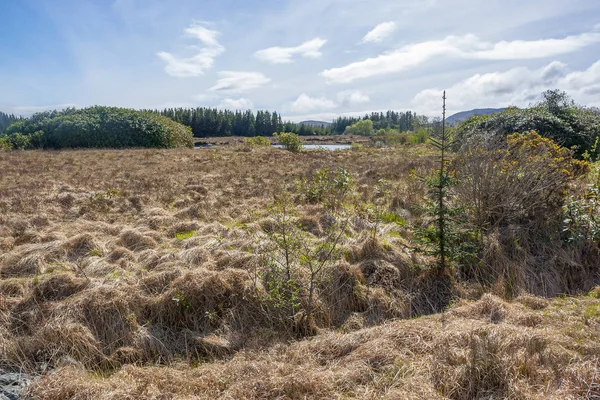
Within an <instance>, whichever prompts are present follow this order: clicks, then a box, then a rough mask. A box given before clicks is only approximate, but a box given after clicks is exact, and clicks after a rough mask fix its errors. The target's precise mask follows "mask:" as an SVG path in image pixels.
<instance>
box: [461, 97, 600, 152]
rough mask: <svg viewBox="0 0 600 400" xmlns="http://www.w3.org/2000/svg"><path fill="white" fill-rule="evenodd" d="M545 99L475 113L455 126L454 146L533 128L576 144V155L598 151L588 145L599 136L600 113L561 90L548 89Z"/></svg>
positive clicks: (561, 141)
mask: <svg viewBox="0 0 600 400" xmlns="http://www.w3.org/2000/svg"><path fill="white" fill-rule="evenodd" d="M543 96H544V99H543V100H542V101H541V102H540V103H538V104H536V105H535V106H534V107H531V108H525V109H520V108H516V107H511V108H507V109H506V110H504V111H503V112H501V113H497V114H492V115H486V116H477V117H472V118H470V119H468V120H467V121H465V122H463V123H462V124H460V125H459V126H458V127H457V131H456V136H455V139H456V141H455V146H456V147H461V148H463V149H468V148H472V147H473V143H474V142H476V141H481V140H482V139H483V140H485V141H487V142H501V141H502V140H503V138H504V137H505V136H506V135H510V134H512V133H515V132H529V131H536V132H538V133H539V134H540V135H541V136H543V137H546V138H549V139H551V140H552V141H554V142H555V143H557V144H559V145H560V146H563V147H566V148H572V147H575V155H576V156H577V157H579V158H582V157H583V155H584V154H588V155H589V156H592V157H594V156H595V155H597V154H598V152H600V148H595V149H594V152H595V153H596V154H591V153H590V152H591V149H592V148H593V145H594V143H595V141H596V140H597V138H598V137H600V113H599V112H598V111H597V110H594V109H589V108H586V107H582V106H579V105H576V104H575V103H574V102H573V101H572V100H571V99H570V98H569V97H568V96H567V95H566V93H564V92H560V91H556V90H553V91H547V92H546V93H544V95H543Z"/></svg>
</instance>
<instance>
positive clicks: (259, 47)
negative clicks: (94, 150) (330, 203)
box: [0, 0, 600, 121]
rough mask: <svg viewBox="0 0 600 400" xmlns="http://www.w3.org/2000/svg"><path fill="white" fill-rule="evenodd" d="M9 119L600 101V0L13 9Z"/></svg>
mask: <svg viewBox="0 0 600 400" xmlns="http://www.w3.org/2000/svg"><path fill="white" fill-rule="evenodd" d="M0 38H1V40H0V111H4V112H8V113H16V114H21V115H30V114H32V113H34V112H37V111H41V110H47V109H60V108H64V107H68V106H75V107H85V106H90V105H109V106H119V107H129V108H138V109H139V108H152V109H155V108H159V109H160V108H165V107H219V108H226V109H254V110H258V109H263V110H265V109H268V110H272V111H277V112H279V113H281V114H282V115H283V116H284V119H287V120H292V121H302V120H308V119H315V120H323V121H330V120H332V119H333V118H335V117H337V116H340V115H362V114H365V113H367V112H369V113H370V112H372V111H385V110H398V111H407V110H411V111H414V112H417V113H419V114H424V115H428V116H432V117H435V116H440V115H441V96H442V91H443V90H446V92H447V98H448V100H447V107H448V112H449V113H453V112H458V111H463V110H469V109H473V108H487V107H494V108H495V107H505V106H509V105H516V106H527V105H529V104H532V103H535V102H536V101H538V100H539V98H540V95H541V93H542V92H543V91H545V90H547V89H555V88H557V89H561V90H565V91H566V92H567V93H568V94H570V95H571V96H572V97H573V99H574V100H575V101H576V102H578V103H580V104H585V105H590V106H600V1H598V0H569V1H567V0H518V1H517V0H486V1H481V0H479V1H476V0H261V1H257V0H169V1H166V0H162V1H159V0H0Z"/></svg>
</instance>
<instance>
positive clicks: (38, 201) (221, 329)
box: [0, 146, 600, 399]
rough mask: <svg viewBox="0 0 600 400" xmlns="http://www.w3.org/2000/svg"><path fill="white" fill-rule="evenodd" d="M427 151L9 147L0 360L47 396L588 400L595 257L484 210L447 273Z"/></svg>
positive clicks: (32, 391)
mask: <svg viewBox="0 0 600 400" xmlns="http://www.w3.org/2000/svg"><path fill="white" fill-rule="evenodd" d="M436 158H437V156H436V155H435V153H434V152H433V151H432V150H431V149H430V148H428V147H426V146H407V147H397V148H382V149H370V148H362V149H351V150H347V151H339V152H338V151H336V152H326V151H303V152H300V153H291V152H287V151H283V150H278V149H271V148H260V147H255V148H249V147H248V146H241V147H239V148H230V149H210V150H209V149H201V150H191V149H177V150H120V151H117V150H85V151H62V152H52V151H50V152H42V151H25V152H1V153H0V171H1V175H0V210H1V214H0V249H1V251H2V253H1V256H0V368H2V369H19V370H22V371H25V372H27V373H28V374H29V375H30V376H32V377H35V379H34V380H33V383H32V386H31V387H30V388H29V395H30V396H31V397H33V398H40V399H69V398H72V399H144V398H147V399H171V398H173V399H194V398H206V399H214V398H223V399H234V398H249V399H288V398H289V399H305V398H323V399H332V398H339V399H342V398H360V399H369V398H373V399H375V398H390V399H395V398H397V399H404V398H406V399H432V398H440V399H441V398H448V399H473V398H486V399H489V398H509V399H546V398H554V399H593V398H600V384H599V382H600V300H599V298H600V291H599V290H598V289H594V287H595V286H596V285H597V284H598V283H599V279H598V278H599V277H598V260H599V259H600V257H599V250H598V246H597V244H596V245H594V244H593V243H591V244H590V243H589V242H585V243H584V242H582V243H581V244H578V245H572V246H561V245H558V244H556V243H554V242H552V241H550V240H549V239H548V240H546V241H544V240H545V239H544V238H542V237H537V236H535V235H534V234H532V233H531V232H532V231H533V230H535V229H534V227H532V226H530V225H523V224H521V225H519V223H520V220H519V218H522V217H523V216H522V215H520V214H519V215H516V214H515V216H514V217H511V219H510V221H508V222H506V223H501V222H498V221H501V219H500V220H499V219H498V218H495V217H494V218H495V219H493V220H494V221H496V222H495V224H496V225H494V226H492V227H489V226H487V225H486V227H485V229H486V239H485V241H483V240H481V241H482V242H483V243H482V247H481V249H480V250H479V252H478V253H477V261H476V262H471V265H470V267H469V268H466V269H462V270H460V271H453V272H448V273H443V274H441V273H440V272H439V270H438V269H437V268H435V265H436V260H435V258H433V257H432V256H428V255H427V254H426V253H422V252H419V251H415V249H416V248H418V244H417V243H416V239H415V237H414V232H413V229H412V227H413V226H417V225H419V224H422V223H423V222H424V220H425V219H426V214H425V213H424V212H423V210H422V208H423V207H425V206H426V204H425V200H424V199H425V198H426V195H427V188H426V186H425V185H424V184H423V183H422V181H421V180H420V179H419V178H418V177H419V176H424V175H427V174H428V173H429V172H430V171H431V170H432V169H433V168H435V165H436ZM472 159H475V158H474V156H473V158H472ZM536 160H539V157H538V158H537V159H536ZM536 162H537V161H536ZM507 165H514V163H512V161H511V163H508V164H507ZM471 166H472V164H471ZM325 168H328V170H327V171H325ZM560 168H563V166H560ZM557 179H558V178H557ZM350 181H351V183H352V184H349V182H350ZM561 182H562V181H561ZM346 183H348V184H346ZM585 183H586V182H585V180H576V179H572V180H569V182H568V185H567V184H565V185H566V186H565V187H562V186H561V188H562V189H563V191H565V192H566V191H567V190H568V191H569V192H571V193H582V192H583V191H584V190H585ZM561 184H562V183H561ZM513 188H514V187H513ZM496 189H497V188H496ZM515 190H516V189H515ZM540 190H541V193H545V192H543V190H542V189H540ZM282 193H288V195H286V196H283V195H282ZM518 193H519V192H518V191H516V192H515V193H513V195H514V196H517V195H518ZM462 195H464V196H467V197H468V196H469V192H468V191H464V190H463V194H462ZM459 196H460V193H458V192H457V197H459ZM492 200H493V199H487V200H486V201H488V203H490V204H495V203H493V201H492ZM555 202H558V200H556V199H554V198H552V204H554V203H555ZM486 204H487V203H486ZM539 206H540V207H541V205H539ZM559 206H560V204H559ZM559 208H560V207H559ZM499 209H501V207H500V206H498V208H495V209H494V212H501V211H498V210H499ZM540 209H541V210H542V213H543V214H544V215H545V216H548V215H549V211H548V209H547V208H540ZM521 211H522V212H523V213H525V212H531V210H530V209H529V208H528V209H526V210H521ZM502 212H504V211H502ZM494 215H495V214H494ZM502 215H504V214H502ZM523 215H526V217H527V218H529V217H530V215H529V214H523ZM481 218H483V217H481ZM490 218H491V217H490ZM481 221H483V219H481ZM486 221H487V220H486ZM521 222H522V221H521ZM540 223H541V222H540ZM544 223H545V222H544ZM482 224H483V222H482ZM482 226H483V225H482ZM536 232H537V231H536ZM536 234H538V233H536ZM538 239H539V240H538ZM546 239H547V238H546ZM474 240H476V241H477V240H478V239H477V238H476V239H474ZM286 260H287V261H286ZM286 274H287V276H285V275H286Z"/></svg>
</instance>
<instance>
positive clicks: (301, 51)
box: [254, 38, 327, 64]
mask: <svg viewBox="0 0 600 400" xmlns="http://www.w3.org/2000/svg"><path fill="white" fill-rule="evenodd" d="M325 43H327V40H325V39H320V38H316V39H312V40H309V41H307V42H304V43H302V44H301V45H300V46H296V47H270V48H268V49H264V50H258V51H257V52H256V53H254V55H255V56H256V57H257V58H258V59H259V60H261V61H265V62H269V63H272V64H288V63H291V62H293V61H294V60H293V57H294V56H295V55H298V56H302V57H305V58H319V57H321V56H322V55H323V53H321V48H322V47H323V46H324V45H325Z"/></svg>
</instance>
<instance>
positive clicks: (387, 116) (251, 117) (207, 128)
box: [147, 107, 428, 137]
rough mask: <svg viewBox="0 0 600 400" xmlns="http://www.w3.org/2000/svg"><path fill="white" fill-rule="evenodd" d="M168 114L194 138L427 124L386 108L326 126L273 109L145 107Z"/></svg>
mask: <svg viewBox="0 0 600 400" xmlns="http://www.w3.org/2000/svg"><path fill="white" fill-rule="evenodd" d="M147 111H150V112H153V113H155V114H159V115H162V116H165V117H169V118H171V119H172V120H174V121H175V122H179V123H180V124H183V125H185V126H189V127H190V128H192V132H193V134H194V136H195V137H209V136H246V137H252V136H273V135H274V134H275V133H277V132H292V133H296V134H298V135H300V136H309V135H323V136H325V135H341V134H343V133H344V132H345V131H346V128H347V127H349V126H351V125H354V124H356V123H357V122H360V121H365V120H369V121H372V122H373V129H374V130H376V131H377V130H381V129H386V130H387V129H394V130H397V131H399V132H406V131H415V130H417V129H418V128H419V127H422V126H425V125H426V124H427V123H428V120H427V117H425V116H419V115H417V114H416V113H413V112H410V111H407V112H396V111H387V112H386V113H383V112H379V113H376V112H374V113H371V114H367V115H365V116H363V117H339V118H337V119H335V120H334V121H333V123H331V124H327V125H326V126H311V125H308V124H302V123H294V122H290V121H286V122H284V121H283V120H282V118H281V114H278V113H277V112H275V111H273V112H270V111H268V110H267V111H261V110H259V111H256V113H255V112H253V111H251V110H246V111H239V110H238V111H231V110H220V109H217V108H205V107H198V108H167V109H164V110H147Z"/></svg>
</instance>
